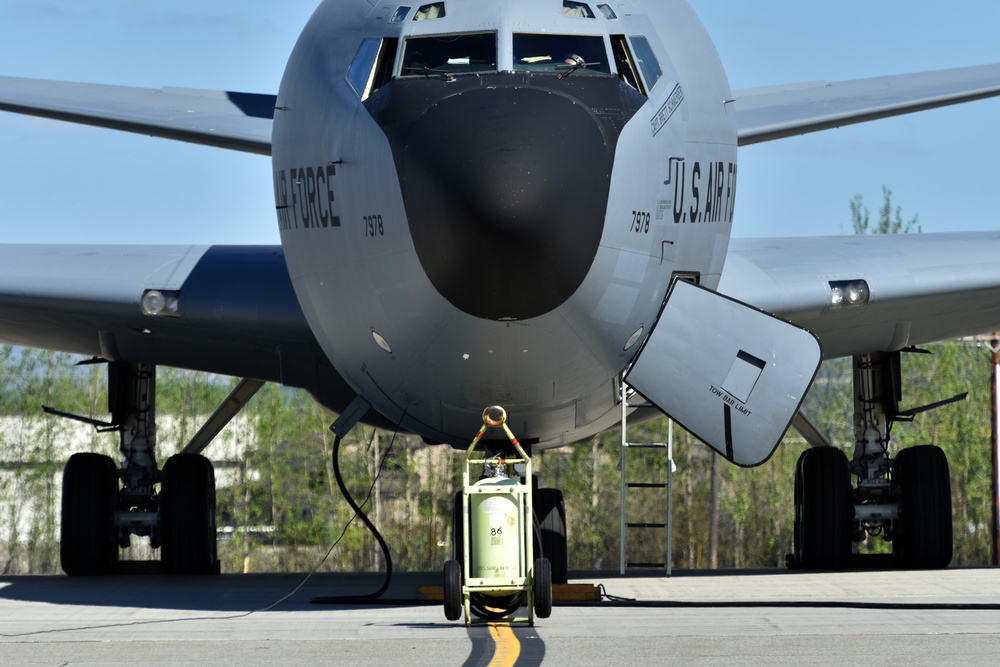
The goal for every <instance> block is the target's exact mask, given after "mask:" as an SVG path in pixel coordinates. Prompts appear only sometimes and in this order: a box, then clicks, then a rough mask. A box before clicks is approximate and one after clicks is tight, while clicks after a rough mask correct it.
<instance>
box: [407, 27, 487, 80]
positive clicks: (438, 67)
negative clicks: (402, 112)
mask: <svg viewBox="0 0 1000 667" xmlns="http://www.w3.org/2000/svg"><path fill="white" fill-rule="evenodd" d="M484 36H489V37H492V38H493V39H492V46H493V50H492V54H491V56H492V60H491V61H489V62H488V63H487V66H485V67H475V66H474V65H475V64H476V63H475V62H473V61H472V60H471V56H472V55H473V54H472V53H471V52H462V51H456V52H455V54H454V55H456V56H459V57H457V58H451V57H448V58H447V59H446V60H445V61H444V62H438V61H439V60H441V58H443V57H444V56H446V55H447V51H448V49H447V48H432V49H429V51H431V53H429V54H426V53H422V54H421V55H423V56H424V57H426V58H427V62H425V63H424V64H425V67H424V69H420V70H410V69H409V68H411V67H413V66H414V65H413V64H414V62H415V61H414V60H413V59H412V58H413V57H414V56H415V55H416V54H411V53H410V52H409V49H410V48H412V47H414V46H417V44H416V42H418V41H424V40H426V41H427V44H428V46H437V44H435V43H434V42H433V41H431V40H437V41H438V42H440V43H444V44H447V43H448V42H447V41H446V40H449V39H451V40H452V42H453V43H457V40H459V39H460V38H475V37H484ZM469 46H470V47H478V49H479V53H477V54H476V55H483V54H484V50H483V49H482V45H481V44H475V43H474V42H472V43H470V44H469ZM435 52H436V53H435ZM462 53H464V55H465V56H466V57H465V59H464V60H465V62H462V60H463V58H462V57H461V54H462ZM432 61H433V62H432ZM477 62H478V61H477ZM483 62H485V61H483ZM498 64H499V35H498V33H497V31H496V30H480V31H475V32H462V33H441V34H431V35H425V34H417V35H407V36H406V37H405V38H404V39H403V44H402V53H401V54H400V58H399V68H398V70H397V72H396V76H397V77H399V78H403V79H405V78H414V77H420V76H423V77H429V76H441V77H444V78H450V77H452V76H461V75H464V74H491V73H495V72H497V71H498ZM463 65H464V66H465V67H463Z"/></svg>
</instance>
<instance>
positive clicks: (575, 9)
mask: <svg viewBox="0 0 1000 667" xmlns="http://www.w3.org/2000/svg"><path fill="white" fill-rule="evenodd" d="M563 16H574V17H576V18H581V19H592V18H594V12H593V11H592V10H591V9H590V7H589V6H587V5H586V4H584V3H582V2H573V0H563Z"/></svg>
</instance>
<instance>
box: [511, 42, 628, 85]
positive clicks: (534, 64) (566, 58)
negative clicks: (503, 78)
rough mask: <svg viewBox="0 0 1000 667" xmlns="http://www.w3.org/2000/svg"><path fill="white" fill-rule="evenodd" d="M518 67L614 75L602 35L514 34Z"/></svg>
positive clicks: (577, 74)
mask: <svg viewBox="0 0 1000 667" xmlns="http://www.w3.org/2000/svg"><path fill="white" fill-rule="evenodd" d="M514 69H515V70H517V71H520V72H525V71H527V72H559V73H567V74H569V73H572V74H573V76H580V75H583V76H586V75H595V74H610V73H611V69H610V68H609V67H608V53H607V51H606V50H605V49H604V39H603V38H602V37H596V36H588V35H536V34H529V33H514Z"/></svg>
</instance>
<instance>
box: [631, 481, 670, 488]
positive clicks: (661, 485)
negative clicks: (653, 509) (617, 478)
mask: <svg viewBox="0 0 1000 667" xmlns="http://www.w3.org/2000/svg"><path fill="white" fill-rule="evenodd" d="M625 486H626V487H628V488H630V489H665V488H667V483H666V482H628V483H627V484H626V485H625Z"/></svg>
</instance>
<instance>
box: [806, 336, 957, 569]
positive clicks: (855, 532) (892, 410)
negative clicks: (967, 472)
mask: <svg viewBox="0 0 1000 667" xmlns="http://www.w3.org/2000/svg"><path fill="white" fill-rule="evenodd" d="M900 378H901V374H900V353H899V352H879V353H871V354H864V355H859V356H856V357H854V438H855V446H854V456H853V459H852V460H851V461H850V462H848V460H847V457H846V456H845V455H844V453H843V452H842V451H841V450H840V449H837V448H835V447H832V446H829V443H828V442H819V441H818V440H819V439H821V436H819V435H818V434H817V433H816V432H815V430H814V429H803V428H800V429H799V430H800V431H801V432H802V433H803V435H806V438H807V440H809V441H810V444H812V445H813V448H812V449H809V450H806V451H805V452H803V453H802V456H801V457H800V458H799V461H798V464H797V465H796V469H795V545H794V549H795V552H794V556H793V558H792V559H791V561H790V565H792V566H794V567H800V568H803V569H822V570H832V569H844V568H847V567H850V566H851V565H852V563H853V562H854V558H855V557H852V555H851V542H852V541H853V542H861V541H862V540H864V539H865V538H866V537H867V536H872V537H876V536H881V537H882V538H884V539H886V540H890V541H892V543H893V555H894V560H895V563H896V565H897V566H899V567H904V568H943V567H947V566H948V564H949V563H950V562H951V556H952V525H951V481H950V477H949V474H948V461H947V459H946V458H945V455H944V452H943V451H942V450H941V449H940V448H939V447H936V446H933V445H923V446H919V447H911V448H909V449H904V450H902V451H900V452H899V453H898V454H897V455H896V456H895V458H894V459H893V457H892V456H891V455H890V434H891V432H892V425H893V423H894V422H897V421H910V420H912V419H913V416H914V415H916V414H918V413H920V412H924V411H926V410H930V409H933V408H935V407H939V406H941V405H945V404H948V403H952V402H955V401H958V400H962V399H964V398H965V394H962V395H959V396H955V397H953V398H950V399H947V400H945V401H941V402H938V403H935V404H933V405H929V406H925V407H922V408H916V409H912V410H900V409H899V400H900V394H901V380H900ZM797 425H798V424H797ZM806 425H807V426H808V423H806ZM852 475H853V476H854V477H855V479H856V484H855V485H854V486H853V487H852V485H851V476H852Z"/></svg>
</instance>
